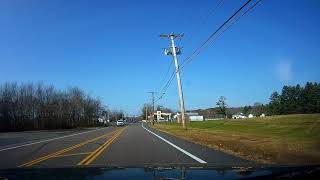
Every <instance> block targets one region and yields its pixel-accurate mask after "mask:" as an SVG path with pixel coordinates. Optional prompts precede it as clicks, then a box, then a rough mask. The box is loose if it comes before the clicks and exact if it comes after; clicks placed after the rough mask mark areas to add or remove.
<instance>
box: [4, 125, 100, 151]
mask: <svg viewBox="0 0 320 180" xmlns="http://www.w3.org/2000/svg"><path fill="white" fill-rule="evenodd" d="M102 129H104V128H99V129H94V130H91V131H85V132H81V133H75V134H69V135H66V136H61V137H56V138H52V139H46V140H41V141H37V142H32V143H27V144H22V145H19V146H14V147H8V148H4V149H0V152H1V151H7V150H11V149H16V148H20V147H24V146H30V145H34V144H39V143H43V142H49V141H54V140H57V139H63V138H67V137H71V136H76V135H80V134H86V133H89V132H93V131H98V130H102Z"/></svg>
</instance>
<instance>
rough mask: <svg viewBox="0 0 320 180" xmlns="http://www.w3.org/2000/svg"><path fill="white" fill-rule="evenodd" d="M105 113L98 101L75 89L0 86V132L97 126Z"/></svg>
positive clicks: (28, 84)
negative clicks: (100, 117)
mask: <svg viewBox="0 0 320 180" xmlns="http://www.w3.org/2000/svg"><path fill="white" fill-rule="evenodd" d="M103 112H105V110H104V107H103V106H102V103H101V101H100V99H99V98H95V97H91V96H90V95H88V94H86V93H85V92H84V91H82V90H81V89H79V88H77V87H73V88H69V89H67V90H58V89H56V88H55V87H54V86H52V85H49V86H47V85H43V84H42V83H37V84H33V83H26V84H17V83H9V82H7V83H4V84H2V85H0V131H16V130H33V129H58V128H75V127H81V126H97V125H98V124H99V122H98V118H99V116H101V115H102V113H103Z"/></svg>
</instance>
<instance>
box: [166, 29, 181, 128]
mask: <svg viewBox="0 0 320 180" xmlns="http://www.w3.org/2000/svg"><path fill="white" fill-rule="evenodd" d="M160 37H161V38H169V39H170V40H171V48H168V49H165V51H164V53H165V55H171V56H172V57H173V60H174V64H175V66H176V76H177V82H178V93H179V106H180V111H181V121H182V127H183V129H186V118H185V109H184V98H183V91H182V83H181V78H180V67H179V63H178V58H177V55H178V54H181V49H180V48H179V47H176V46H175V43H174V39H175V38H182V37H183V34H174V33H171V34H161V35H160Z"/></svg>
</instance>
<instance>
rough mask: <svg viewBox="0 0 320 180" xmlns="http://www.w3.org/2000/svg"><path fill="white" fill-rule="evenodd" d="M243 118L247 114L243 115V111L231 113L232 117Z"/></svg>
mask: <svg viewBox="0 0 320 180" xmlns="http://www.w3.org/2000/svg"><path fill="white" fill-rule="evenodd" d="M244 118H247V116H245V115H244V114H243V113H236V114H234V115H232V119H244Z"/></svg>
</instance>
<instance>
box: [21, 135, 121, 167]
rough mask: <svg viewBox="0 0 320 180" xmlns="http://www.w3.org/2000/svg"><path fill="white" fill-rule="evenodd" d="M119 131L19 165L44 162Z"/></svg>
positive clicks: (26, 165)
mask: <svg viewBox="0 0 320 180" xmlns="http://www.w3.org/2000/svg"><path fill="white" fill-rule="evenodd" d="M118 131H119V130H115V131H111V132H109V133H107V134H104V135H101V136H98V137H96V138H93V139H90V140H87V141H85V142H82V143H79V144H75V145H72V146H70V147H68V148H64V149H62V150H60V151H57V152H54V153H51V154H48V155H45V156H42V157H40V158H37V159H34V160H32V161H29V162H27V163H24V164H21V165H19V166H18V167H30V166H33V165H35V164H38V163H40V162H42V161H46V160H48V159H50V158H54V157H55V156H59V155H61V154H63V153H66V152H69V151H71V150H73V149H76V148H79V147H81V146H84V145H86V144H88V143H92V142H94V141H97V140H99V139H102V138H105V137H107V136H109V135H110V134H112V133H116V132H118Z"/></svg>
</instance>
